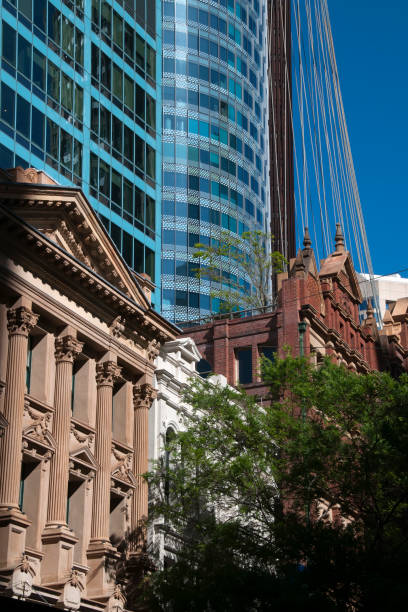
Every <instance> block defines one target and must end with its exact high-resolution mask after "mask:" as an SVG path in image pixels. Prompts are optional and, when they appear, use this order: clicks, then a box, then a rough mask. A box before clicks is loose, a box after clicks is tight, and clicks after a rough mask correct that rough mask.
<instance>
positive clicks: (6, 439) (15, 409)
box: [0, 306, 38, 568]
mask: <svg viewBox="0 0 408 612" xmlns="http://www.w3.org/2000/svg"><path fill="white" fill-rule="evenodd" d="M37 321H38V315H36V314H34V313H33V312H31V310H29V308H27V307H25V306H19V307H17V308H11V309H10V310H8V312H7V328H8V333H9V342H8V353H7V370H6V391H5V397H4V416H5V418H6V419H7V421H8V426H7V428H6V430H5V432H4V436H3V439H2V440H1V449H0V568H5V567H14V565H15V563H16V562H17V561H18V560H20V559H21V556H22V554H23V552H24V548H25V533H26V529H27V527H28V525H29V524H30V521H28V520H27V517H26V516H25V515H24V514H23V513H22V512H21V511H20V509H19V507H18V498H19V491H20V479H21V447H22V426H23V411H24V394H25V378H26V365H27V346H28V335H29V333H30V331H31V329H32V328H33V327H34V325H36V323H37Z"/></svg>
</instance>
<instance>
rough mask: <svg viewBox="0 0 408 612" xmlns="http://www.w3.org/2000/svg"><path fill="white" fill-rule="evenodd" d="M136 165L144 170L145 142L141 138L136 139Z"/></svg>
mask: <svg viewBox="0 0 408 612" xmlns="http://www.w3.org/2000/svg"><path fill="white" fill-rule="evenodd" d="M135 164H136V166H138V168H140V169H141V170H144V141H143V140H142V139H141V138H139V136H136V137H135Z"/></svg>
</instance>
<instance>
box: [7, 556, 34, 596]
mask: <svg viewBox="0 0 408 612" xmlns="http://www.w3.org/2000/svg"><path fill="white" fill-rule="evenodd" d="M35 574H36V572H35V569H34V567H33V566H32V564H31V562H30V559H29V558H28V557H27V555H23V558H22V560H21V563H19V564H18V565H17V567H16V568H15V569H14V571H13V574H12V576H11V590H12V593H13V596H14V597H15V598H19V599H22V600H25V599H26V598H27V597H30V595H31V592H32V590H33V578H34V576H35Z"/></svg>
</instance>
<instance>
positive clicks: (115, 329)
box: [109, 315, 125, 338]
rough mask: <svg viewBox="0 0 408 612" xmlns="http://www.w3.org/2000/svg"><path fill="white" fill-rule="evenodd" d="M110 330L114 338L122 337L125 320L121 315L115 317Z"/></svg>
mask: <svg viewBox="0 0 408 612" xmlns="http://www.w3.org/2000/svg"><path fill="white" fill-rule="evenodd" d="M109 331H110V333H111V334H112V336H113V337H114V338H120V337H121V336H122V335H123V332H124V331H125V320H124V319H123V317H121V316H120V315H119V316H117V317H116V318H115V319H113V321H112V323H111V324H110V327H109Z"/></svg>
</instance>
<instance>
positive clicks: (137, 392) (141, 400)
mask: <svg viewBox="0 0 408 612" xmlns="http://www.w3.org/2000/svg"><path fill="white" fill-rule="evenodd" d="M156 397H157V391H156V389H154V388H153V387H152V385H150V384H149V383H144V384H143V385H134V387H133V407H134V408H135V410H136V409H138V408H150V406H151V405H152V402H153V400H155V399H156Z"/></svg>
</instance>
